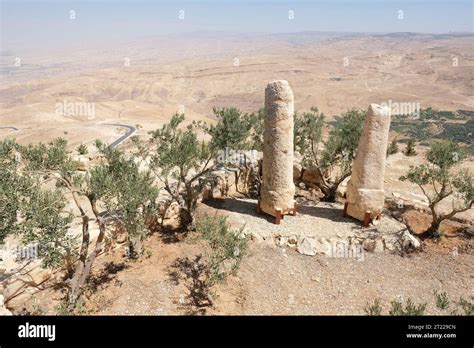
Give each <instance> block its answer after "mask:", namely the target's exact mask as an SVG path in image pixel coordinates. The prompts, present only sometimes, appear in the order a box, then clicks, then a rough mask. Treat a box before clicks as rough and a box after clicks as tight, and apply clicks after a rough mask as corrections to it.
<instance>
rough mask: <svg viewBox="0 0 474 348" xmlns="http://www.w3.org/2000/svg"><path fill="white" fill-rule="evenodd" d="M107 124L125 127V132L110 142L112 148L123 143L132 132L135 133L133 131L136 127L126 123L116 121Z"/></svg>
mask: <svg viewBox="0 0 474 348" xmlns="http://www.w3.org/2000/svg"><path fill="white" fill-rule="evenodd" d="M107 126H116V127H124V128H127V129H128V130H127V132H126V133H125V134H124V135H122V136H120V138H118V139H116V140H115V141H114V142H112V143H111V144H110V146H112V147H113V148H115V147H117V146H119V145H120V144H121V143H123V142H124V141H125V140H127V139H128V138H129V137H131V136H132V135H133V134H135V132H136V131H137V129H136V128H135V127H133V126H129V125H126V124H118V123H112V124H111V123H108V124H107Z"/></svg>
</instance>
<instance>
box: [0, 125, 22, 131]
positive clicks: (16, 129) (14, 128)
mask: <svg viewBox="0 0 474 348" xmlns="http://www.w3.org/2000/svg"><path fill="white" fill-rule="evenodd" d="M0 129H13V130H14V131H18V130H19V129H18V128H16V127H9V126H5V127H0Z"/></svg>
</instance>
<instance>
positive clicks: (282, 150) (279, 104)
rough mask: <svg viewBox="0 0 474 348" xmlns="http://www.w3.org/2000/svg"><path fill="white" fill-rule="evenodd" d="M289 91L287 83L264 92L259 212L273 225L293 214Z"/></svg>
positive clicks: (282, 82) (292, 109)
mask: <svg viewBox="0 0 474 348" xmlns="http://www.w3.org/2000/svg"><path fill="white" fill-rule="evenodd" d="M293 114H294V103H293V92H292V90H291V88H290V85H289V84H288V82H287V81H284V80H281V81H272V82H270V83H269V84H268V85H267V88H266V89H265V124H264V128H265V129H264V132H263V139H264V143H263V160H262V185H261V188H260V201H259V210H261V211H263V212H265V213H267V214H270V215H273V216H275V218H276V221H275V222H276V223H277V224H279V223H280V219H281V218H282V217H283V215H285V214H295V213H296V210H295V208H296V207H295V201H294V196H295V185H294V183H293Z"/></svg>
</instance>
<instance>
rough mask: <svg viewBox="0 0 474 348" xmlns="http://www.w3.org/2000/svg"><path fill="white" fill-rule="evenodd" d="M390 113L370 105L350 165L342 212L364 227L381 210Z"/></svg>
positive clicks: (383, 196)
mask: <svg viewBox="0 0 474 348" xmlns="http://www.w3.org/2000/svg"><path fill="white" fill-rule="evenodd" d="M389 129H390V113H389V110H388V109H387V108H383V107H382V106H380V105H377V104H371V105H370V106H369V110H368V111H367V116H366V118H365V122H364V129H363V131H362V135H361V137H360V140H359V146H358V147H357V153H356V157H355V159H354V162H353V164H352V175H351V179H350V180H349V182H348V184H347V191H346V198H347V200H346V206H345V212H346V213H347V214H348V215H350V216H352V217H354V218H356V219H358V220H361V221H364V224H365V225H368V224H369V223H370V221H371V220H372V219H374V218H376V217H378V216H380V213H381V212H382V210H383V205H384V201H385V192H384V189H383V182H384V176H385V159H386V156H387V145H388V133H389Z"/></svg>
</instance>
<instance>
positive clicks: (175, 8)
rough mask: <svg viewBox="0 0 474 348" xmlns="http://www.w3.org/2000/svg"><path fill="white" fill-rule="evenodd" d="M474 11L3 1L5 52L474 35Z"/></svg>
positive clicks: (402, 5)
mask: <svg viewBox="0 0 474 348" xmlns="http://www.w3.org/2000/svg"><path fill="white" fill-rule="evenodd" d="M70 11H75V13H74V15H75V18H74V19H71V18H70V16H71V14H72V13H71V12H70ZM180 11H184V13H183V12H180ZM290 11H293V12H292V13H293V18H291V17H292V16H291V14H292V13H291V12H290ZM400 11H403V12H400ZM473 12H474V10H473V1H472V0H360V1H357V0H333V1H329V0H327V1H318V0H314V1H308V0H307V1H304V0H300V1H286V0H285V1H279V0H263V1H238V0H233V1H232V0H208V1H199V0H195V1H170V0H169V1H151V0H136V1H132V0H122V1H111V0H89V1H66V0H64V1H61V0H50V1H41V0H39V1H23V0H14V1H13V0H1V39H2V41H1V42H0V48H1V49H2V50H3V51H5V50H10V49H16V48H30V47H31V48H33V47H37V46H43V47H49V46H59V45H61V44H63V43H71V42H81V43H82V44H84V43H87V42H88V41H96V42H97V41H100V40H110V39H120V38H124V39H130V38H136V37H143V36H155V35H162V34H169V33H182V32H192V31H227V32H271V33H276V32H298V31H344V32H407V31H410V32H421V33H445V32H460V31H463V32H466V31H469V32H473V31H474V27H473V26H474V25H473V17H474V13H473ZM180 15H181V17H183V16H184V18H180Z"/></svg>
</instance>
